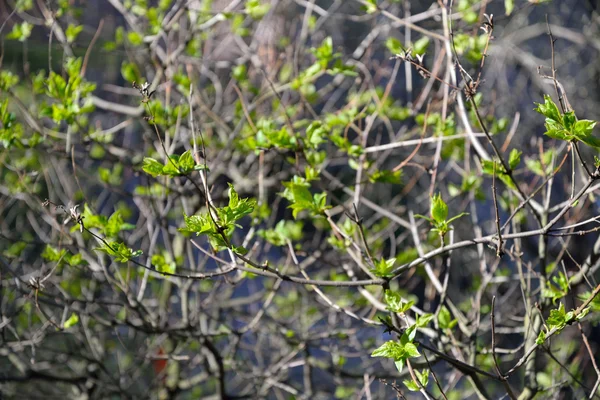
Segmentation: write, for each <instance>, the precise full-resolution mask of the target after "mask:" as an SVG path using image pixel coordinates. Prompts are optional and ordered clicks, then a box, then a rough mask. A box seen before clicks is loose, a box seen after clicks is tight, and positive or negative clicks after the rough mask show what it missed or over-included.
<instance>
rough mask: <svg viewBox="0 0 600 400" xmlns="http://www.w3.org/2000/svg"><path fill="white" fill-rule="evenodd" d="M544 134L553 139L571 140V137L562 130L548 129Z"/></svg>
mask: <svg viewBox="0 0 600 400" xmlns="http://www.w3.org/2000/svg"><path fill="white" fill-rule="evenodd" d="M545 134H546V135H547V136H550V137H551V138H553V139H559V140H571V135H570V134H569V132H567V131H566V130H564V129H550V130H548V131H546V133H545Z"/></svg>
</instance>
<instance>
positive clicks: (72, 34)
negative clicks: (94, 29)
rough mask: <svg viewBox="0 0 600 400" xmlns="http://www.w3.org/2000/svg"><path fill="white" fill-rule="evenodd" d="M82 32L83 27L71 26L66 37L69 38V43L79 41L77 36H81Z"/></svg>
mask: <svg viewBox="0 0 600 400" xmlns="http://www.w3.org/2000/svg"><path fill="white" fill-rule="evenodd" d="M82 30H83V25H72V24H69V26H68V27H67V29H66V30H65V35H66V36H67V42H68V43H73V42H74V41H75V40H77V36H79V34H80V33H81V31H82Z"/></svg>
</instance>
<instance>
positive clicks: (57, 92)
mask: <svg viewBox="0 0 600 400" xmlns="http://www.w3.org/2000/svg"><path fill="white" fill-rule="evenodd" d="M81 63H82V60H81V58H68V59H67V61H66V63H65V72H66V75H67V78H66V79H65V78H63V76H62V75H60V74H57V73H55V72H54V71H50V75H49V76H48V79H47V80H46V94H47V95H48V97H50V98H51V99H53V100H55V102H53V103H52V104H51V105H45V106H43V107H42V109H41V115H42V116H47V117H51V118H52V120H53V121H54V122H56V123H57V124H59V123H61V122H63V121H65V122H66V123H67V124H74V123H75V122H76V120H77V119H78V118H79V117H82V116H83V115H85V114H88V113H90V112H92V111H94V105H93V104H92V101H91V98H89V97H88V95H89V94H90V93H91V92H92V91H94V89H96V85H95V84H94V83H89V82H87V81H85V80H84V79H83V78H82V77H81V74H80V72H81Z"/></svg>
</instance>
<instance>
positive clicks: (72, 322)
mask: <svg viewBox="0 0 600 400" xmlns="http://www.w3.org/2000/svg"><path fill="white" fill-rule="evenodd" d="M78 322H79V317H78V316H77V314H75V313H71V316H70V317H69V319H67V320H66V321H65V323H64V325H63V328H64V329H69V328H70V327H72V326H75V325H77V323H78Z"/></svg>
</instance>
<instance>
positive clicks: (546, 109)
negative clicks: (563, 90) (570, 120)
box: [535, 94, 562, 124]
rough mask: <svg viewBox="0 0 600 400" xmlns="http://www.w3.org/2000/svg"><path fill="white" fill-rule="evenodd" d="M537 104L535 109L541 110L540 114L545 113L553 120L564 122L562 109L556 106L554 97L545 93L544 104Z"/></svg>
mask: <svg viewBox="0 0 600 400" xmlns="http://www.w3.org/2000/svg"><path fill="white" fill-rule="evenodd" d="M536 104H537V108H536V109H535V111H537V112H539V113H540V114H542V115H544V116H545V117H546V118H548V119H550V120H552V121H556V122H558V123H560V124H562V118H561V116H560V111H559V110H558V107H557V106H556V104H555V103H554V101H552V97H550V96H549V95H547V94H545V95H544V104H540V103H536Z"/></svg>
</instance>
